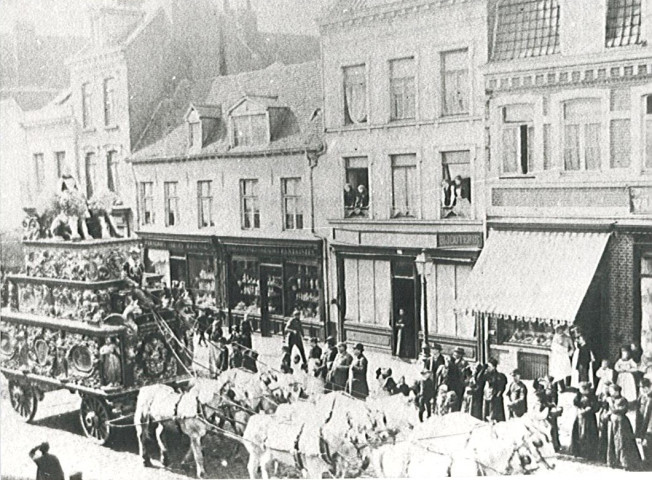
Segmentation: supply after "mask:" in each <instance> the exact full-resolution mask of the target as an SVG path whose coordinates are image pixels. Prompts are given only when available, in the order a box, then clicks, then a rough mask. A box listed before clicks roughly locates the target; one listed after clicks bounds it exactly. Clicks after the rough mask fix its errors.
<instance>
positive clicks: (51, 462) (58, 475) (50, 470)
mask: <svg viewBox="0 0 652 480" xmlns="http://www.w3.org/2000/svg"><path fill="white" fill-rule="evenodd" d="M37 452H40V455H37ZM29 458H31V459H32V460H33V461H34V463H36V480H65V475H64V474H63V469H62V468H61V463H59V459H58V458H57V457H56V456H54V455H52V454H51V453H50V444H49V443H48V442H43V443H41V444H40V445H37V446H36V447H34V448H32V449H31V450H30V451H29Z"/></svg>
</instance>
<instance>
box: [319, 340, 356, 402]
mask: <svg viewBox="0 0 652 480" xmlns="http://www.w3.org/2000/svg"><path fill="white" fill-rule="evenodd" d="M352 362H353V357H351V355H350V354H349V353H348V352H347V351H346V343H344V342H340V343H339V344H338V345H337V356H336V357H335V359H334V360H333V364H332V365H331V368H330V370H329V372H328V375H327V377H326V380H327V381H328V382H329V383H330V387H331V390H333V391H338V390H344V388H345V387H346V383H347V381H348V379H349V368H350V367H351V363H352Z"/></svg>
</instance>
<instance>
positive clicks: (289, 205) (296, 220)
mask: <svg viewBox="0 0 652 480" xmlns="http://www.w3.org/2000/svg"><path fill="white" fill-rule="evenodd" d="M281 183H282V189H283V218H284V219H285V220H284V222H285V224H284V228H285V230H302V229H303V203H302V200H301V179H300V178H284V179H282V180H281Z"/></svg>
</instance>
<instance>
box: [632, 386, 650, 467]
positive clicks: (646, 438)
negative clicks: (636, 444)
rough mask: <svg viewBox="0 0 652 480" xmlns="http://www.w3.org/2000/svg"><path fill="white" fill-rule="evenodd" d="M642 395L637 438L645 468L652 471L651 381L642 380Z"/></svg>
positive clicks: (638, 408)
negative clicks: (643, 456)
mask: <svg viewBox="0 0 652 480" xmlns="http://www.w3.org/2000/svg"><path fill="white" fill-rule="evenodd" d="M640 389H641V393H640V395H639V397H638V401H637V403H636V438H637V439H639V441H640V442H641V446H642V447H643V454H644V455H645V458H644V459H643V464H644V465H643V466H644V467H645V468H644V469H645V470H646V471H649V470H650V469H652V385H651V384H650V379H648V378H642V379H641V384H640Z"/></svg>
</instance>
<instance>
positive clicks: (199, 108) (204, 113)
mask: <svg viewBox="0 0 652 480" xmlns="http://www.w3.org/2000/svg"><path fill="white" fill-rule="evenodd" d="M190 110H195V111H196V112H197V114H198V115H199V118H220V117H221V116H222V107H221V106H219V105H201V104H199V103H191V104H190V108H189V109H188V111H190Z"/></svg>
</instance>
